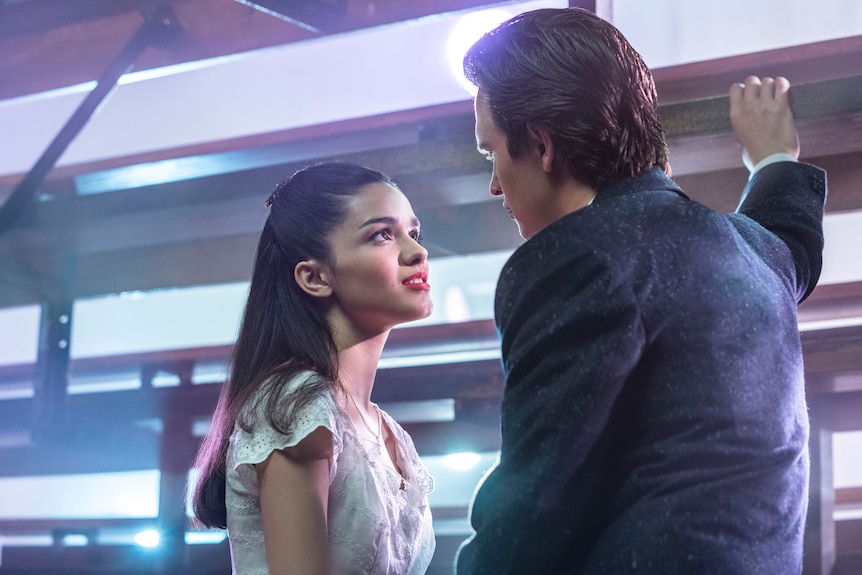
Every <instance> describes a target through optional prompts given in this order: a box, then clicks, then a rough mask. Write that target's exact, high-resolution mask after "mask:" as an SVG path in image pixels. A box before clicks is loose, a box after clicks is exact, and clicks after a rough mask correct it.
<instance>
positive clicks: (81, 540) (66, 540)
mask: <svg viewBox="0 0 862 575" xmlns="http://www.w3.org/2000/svg"><path fill="white" fill-rule="evenodd" d="M89 542H90V540H89V538H88V537H87V536H86V535H84V534H83V533H68V534H66V535H64V536H63V545H64V546H65V547H84V546H85V545H87V544H88V543H89Z"/></svg>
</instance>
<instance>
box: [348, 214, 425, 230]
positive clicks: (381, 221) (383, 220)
mask: <svg viewBox="0 0 862 575" xmlns="http://www.w3.org/2000/svg"><path fill="white" fill-rule="evenodd" d="M397 223H398V218H393V217H392V216H380V217H379V218H371V219H369V220H366V221H364V222H362V225H360V226H359V229H362V228H364V227H365V226H370V225H372V224H389V225H390V226H394V225H395V224H397ZM410 224H411V225H413V226H415V227H419V218H413V219H411V220H410Z"/></svg>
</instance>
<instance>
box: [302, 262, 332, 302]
mask: <svg viewBox="0 0 862 575" xmlns="http://www.w3.org/2000/svg"><path fill="white" fill-rule="evenodd" d="M293 278H294V279H295V280H296V283H297V284H299V287H300V288H301V289H302V291H304V292H305V293H307V294H308V295H310V296H312V297H329V296H331V295H332V286H331V285H329V281H328V279H327V274H326V273H325V272H324V270H323V266H322V265H321V264H320V263H319V262H318V261H316V260H305V261H301V262H299V263H298V264H296V267H294V268H293Z"/></svg>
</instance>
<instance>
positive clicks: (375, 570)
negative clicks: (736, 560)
mask: <svg viewBox="0 0 862 575" xmlns="http://www.w3.org/2000/svg"><path fill="white" fill-rule="evenodd" d="M308 377H309V374H308V373H305V374H301V375H298V376H297V377H295V378H294V379H293V381H292V382H291V384H290V385H291V386H298V385H302V383H303V382H305V381H306V380H307V378H308ZM383 417H384V419H385V421H386V423H387V424H388V425H389V428H390V429H391V430H392V432H393V434H394V435H395V437H396V439H397V442H396V443H397V459H398V461H397V463H398V466H399V467H400V469H401V470H402V471H403V473H404V477H403V478H402V476H401V475H399V474H398V473H397V472H396V471H395V470H394V469H392V466H391V464H389V463H388V461H387V458H386V455H385V452H384V453H381V452H379V451H378V450H377V448H376V447H375V446H374V445H373V444H370V443H369V442H367V441H360V440H359V436H358V434H357V432H356V428H355V427H354V426H353V423H352V422H351V421H350V419H349V418H348V416H347V415H346V414H345V413H344V412H343V411H341V410H340V409H339V408H338V407H337V406H336V403H335V401H334V400H333V398H332V397H331V396H329V395H327V396H324V397H319V398H316V399H315V400H313V401H312V402H311V404H309V405H308V406H307V407H306V408H304V409H303V410H302V411H301V412H299V413H298V415H297V417H295V418H294V421H293V424H292V427H291V429H290V432H291V433H290V434H288V435H284V434H281V433H278V432H277V431H275V430H274V429H272V427H270V426H269V424H268V423H267V422H266V419H265V418H263V417H262V416H261V417H258V419H257V422H258V423H257V426H256V427H255V428H254V429H253V430H252V432H251V433H248V432H246V431H244V430H242V429H241V428H240V427H239V426H235V428H234V431H233V434H232V435H231V438H230V447H229V448H228V454H227V477H226V495H225V499H226V501H225V502H226V504H227V531H228V539H229V540H230V550H231V560H232V563H233V573H234V574H236V575H268V573H269V570H268V569H267V565H266V552H265V549H264V543H263V528H262V525H261V514H260V505H259V497H258V494H259V489H258V481H257V473H256V471H255V468H254V464H256V463H261V462H262V461H264V460H265V459H266V458H267V456H268V455H269V454H270V453H271V452H272V451H274V450H276V449H283V448H285V447H291V446H294V445H296V444H298V443H299V442H300V441H301V440H302V439H303V438H305V437H307V436H308V435H309V434H310V433H311V432H312V431H314V430H315V429H317V428H318V427H325V428H327V429H328V430H329V431H330V432H331V433H332V440H333V449H332V452H333V455H332V461H331V462H330V476H329V505H328V509H329V511H328V518H327V526H328V530H329V551H330V564H331V566H332V573H333V575H341V574H355V575H360V574H362V575H366V574H374V575H378V574H379V575H384V574H385V575H408V574H409V575H414V574H415V575H421V574H423V573H425V571H426V569H427V568H428V565H429V563H430V562H431V556H432V555H433V554H434V547H435V539H434V531H433V528H432V525H431V510H430V508H429V506H428V494H429V493H430V492H431V491H432V490H433V488H434V481H433V479H432V478H431V476H430V475H429V474H428V472H427V471H426V470H425V467H424V466H423V465H422V463H421V461H420V460H419V455H418V454H417V453H416V448H415V447H414V446H413V441H412V440H411V439H410V436H409V435H407V433H406V432H405V431H404V430H403V429H402V428H401V426H399V425H398V424H397V423H396V422H395V420H393V419H392V418H391V417H389V415H388V414H386V413H385V412H383ZM365 444H368V445H369V448H370V449H368V450H366V448H365V447H364V445H365Z"/></svg>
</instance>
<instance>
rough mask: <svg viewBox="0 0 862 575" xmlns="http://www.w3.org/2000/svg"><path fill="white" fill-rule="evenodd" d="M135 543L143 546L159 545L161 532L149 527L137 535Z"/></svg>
mask: <svg viewBox="0 0 862 575" xmlns="http://www.w3.org/2000/svg"><path fill="white" fill-rule="evenodd" d="M135 543H137V544H138V545H140V546H141V547H158V545H159V532H158V531H156V530H155V529H147V530H146V531H141V532H140V533H138V534H137V535H135Z"/></svg>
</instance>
